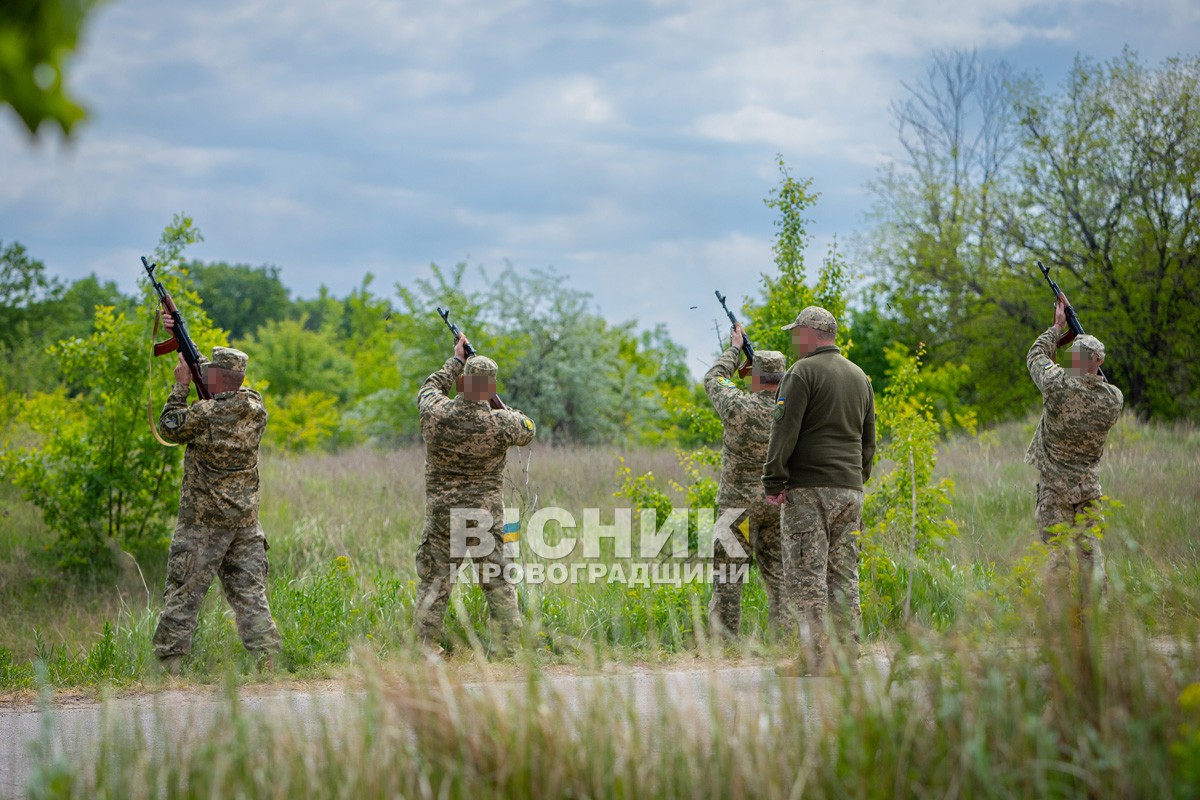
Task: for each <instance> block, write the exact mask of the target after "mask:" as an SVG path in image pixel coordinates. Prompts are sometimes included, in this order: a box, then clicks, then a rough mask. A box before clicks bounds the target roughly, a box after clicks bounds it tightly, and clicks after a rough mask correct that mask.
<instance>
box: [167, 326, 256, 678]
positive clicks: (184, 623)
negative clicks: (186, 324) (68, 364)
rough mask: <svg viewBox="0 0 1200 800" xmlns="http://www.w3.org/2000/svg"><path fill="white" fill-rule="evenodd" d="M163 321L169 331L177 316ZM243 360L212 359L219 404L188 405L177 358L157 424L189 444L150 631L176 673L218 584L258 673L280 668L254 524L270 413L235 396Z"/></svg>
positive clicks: (249, 398) (209, 366)
mask: <svg viewBox="0 0 1200 800" xmlns="http://www.w3.org/2000/svg"><path fill="white" fill-rule="evenodd" d="M165 319H166V320H168V322H167V325H168V327H172V322H173V320H172V319H171V316H170V315H166V317H165ZM246 362H247V358H246V354H245V353H243V352H241V351H240V350H233V349H231V348H227V347H217V348H214V349H213V355H212V361H211V362H207V363H205V364H204V365H203V366H202V367H201V370H202V373H203V376H204V381H205V384H206V385H207V386H208V387H209V389H210V390H211V391H212V393H213V398H212V399H211V400H197V401H196V402H195V403H193V404H192V405H190V406H189V405H188V402H187V398H188V391H189V388H190V383H191V378H192V376H191V372H190V370H189V369H188V366H187V364H186V363H185V362H184V360H183V357H182V356H180V358H179V364H178V365H177V366H176V368H175V386H174V388H173V389H172V390H171V394H170V396H168V398H167V402H166V405H165V406H164V407H163V411H162V414H161V416H160V417H159V420H158V430H159V433H160V435H161V436H162V437H163V438H164V439H166V440H167V441H170V442H176V443H179V444H186V445H187V450H186V452H185V454H184V457H183V487H182V490H181V492H180V496H179V518H178V521H177V523H176V525H175V532H174V534H173V535H172V536H171V548H170V551H169V555H168V559H167V585H166V591H165V592H164V595H163V597H164V603H163V610H162V614H161V616H160V617H159V620H158V627H157V629H156V630H155V631H154V653H155V655H157V656H158V657H159V659H161V661H162V664H163V667H164V668H165V669H166V670H167V671H168V672H171V673H172V674H177V673H178V670H179V665H180V661H181V660H182V659H183V657H184V656H185V655H187V654H188V653H189V652H190V651H191V649H192V634H193V633H194V632H195V629H196V620H197V618H198V616H199V614H200V606H201V604H202V603H203V601H204V596H205V594H207V592H208V587H209V586H210V585H211V584H212V581H213V577H214V576H215V577H217V578H219V579H220V581H221V587H222V588H223V589H224V590H225V597H226V598H227V599H228V600H229V605H230V606H231V607H232V608H233V612H234V615H235V617H236V619H237V629H238V635H239V636H241V639H242V643H243V644H244V645H245V647H246V649H247V650H248V651H250V653H252V654H253V655H255V656H257V658H258V663H259V667H260V668H263V669H271V668H273V667H274V660H273V654H274V653H276V652H277V651H278V650H279V646H280V637H279V632H278V631H277V630H276V629H275V622H274V621H273V620H272V619H271V609H270V606H269V605H268V604H267V540H266V536H265V535H264V534H263V530H262V528H261V527H260V526H259V524H258V443H259V440H261V439H262V435H263V431H264V429H265V428H266V425H267V412H266V409H265V408H264V407H263V401H262V397H261V396H259V394H258V393H257V392H255V391H252V390H250V389H242V388H239V387H241V384H242V380H243V378H244V376H245V374H246Z"/></svg>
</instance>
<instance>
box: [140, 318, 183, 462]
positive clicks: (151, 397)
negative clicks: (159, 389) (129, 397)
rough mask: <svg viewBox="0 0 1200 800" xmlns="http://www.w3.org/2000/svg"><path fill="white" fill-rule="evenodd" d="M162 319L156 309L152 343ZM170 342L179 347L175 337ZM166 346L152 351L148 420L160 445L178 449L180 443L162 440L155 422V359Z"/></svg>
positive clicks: (159, 344) (147, 409) (147, 384)
mask: <svg viewBox="0 0 1200 800" xmlns="http://www.w3.org/2000/svg"><path fill="white" fill-rule="evenodd" d="M161 319H162V311H161V310H160V309H157V308H156V309H155V310H154V332H153V333H151V334H150V341H152V342H153V341H154V337H156V336H158V323H159V321H160V320H161ZM170 341H171V342H172V343H173V344H176V345H178V342H176V341H175V337H171V339H170ZM165 344H166V342H160V343H158V344H155V345H154V347H153V349H151V351H150V372H149V375H148V376H147V378H146V419H147V420H149V421H150V432H151V433H153V434H154V438H155V439H157V440H158V443H159V444H161V445H163V446H164V447H178V446H179V444H178V442H168V441H167V440H166V439H164V438H162V436H161V435H160V434H159V432H158V425H156V424H155V422H154V357H155V356H157V355H161V353H159V352H158V348H159V347H160V346H161V345H165ZM173 349H175V348H173V347H172V348H168V349H166V350H163V353H169V352H171V350H173Z"/></svg>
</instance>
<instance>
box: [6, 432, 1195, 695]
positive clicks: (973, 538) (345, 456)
mask: <svg viewBox="0 0 1200 800" xmlns="http://www.w3.org/2000/svg"><path fill="white" fill-rule="evenodd" d="M1031 434H1032V423H1025V424H1012V425H1008V426H1002V427H1000V428H997V429H995V430H993V431H988V432H985V433H984V434H981V435H980V436H979V437H978V438H964V439H957V440H953V441H950V442H948V443H946V444H944V445H943V446H942V447H941V448H940V451H939V466H938V469H939V472H940V473H941V474H944V475H947V476H949V477H952V478H953V479H954V481H955V484H956V492H955V496H954V504H953V509H952V514H953V517H954V519H955V520H956V522H957V524H958V526H959V529H960V531H961V536H960V537H959V538H958V539H956V540H952V541H951V542H950V543H949V545H948V549H947V551H946V553H945V556H944V558H942V559H941V560H936V561H928V562H922V563H919V564H917V569H916V571H915V574H914V575H913V598H912V600H913V609H914V614H913V623H914V624H916V625H918V626H919V627H926V628H930V629H936V630H940V631H944V632H946V635H955V636H957V635H969V632H970V631H973V630H977V629H982V630H997V631H1008V632H1010V633H1012V632H1014V626H1019V625H1020V624H1021V621H1022V613H1021V611H1020V608H1019V604H1018V603H1017V602H1016V601H1015V598H1016V597H1017V596H1018V595H1023V594H1026V593H1036V592H1037V591H1038V583H1037V580H1036V578H1037V576H1036V569H1037V567H1036V563H1035V559H1034V558H1033V557H1032V556H1031V549H1030V548H1031V545H1032V543H1033V542H1034V541H1035V539H1036V536H1035V531H1034V523H1033V501H1034V491H1033V489H1034V484H1035V482H1036V472H1035V471H1034V470H1033V469H1032V468H1031V467H1027V466H1025V465H1024V464H1023V463H1022V461H1021V458H1022V454H1023V452H1024V447H1025V445H1026V443H1027V442H1028V439H1029V436H1030V435H1031ZM1198 445H1200V433H1198V432H1197V430H1196V429H1195V428H1192V427H1184V426H1178V427H1161V426H1153V425H1144V424H1139V423H1136V422H1132V421H1129V420H1126V421H1123V422H1122V423H1121V424H1120V425H1119V426H1118V427H1117V429H1115V430H1114V432H1113V434H1112V436H1111V438H1110V444H1109V448H1108V453H1107V455H1106V461H1105V470H1104V475H1103V483H1104V486H1105V489H1106V490H1107V491H1108V492H1109V493H1110V494H1111V495H1112V496H1113V497H1114V498H1116V499H1119V500H1121V501H1122V502H1123V507H1122V508H1119V509H1116V510H1114V511H1112V512H1111V513H1110V515H1109V519H1108V528H1107V532H1106V534H1105V539H1104V548H1105V551H1106V553H1107V555H1108V559H1109V569H1110V576H1111V577H1112V579H1113V581H1114V584H1119V585H1120V586H1121V589H1122V591H1121V593H1120V595H1119V596H1120V597H1121V598H1122V599H1121V600H1120V601H1119V602H1121V603H1123V604H1124V605H1125V607H1126V610H1128V611H1129V612H1130V613H1132V614H1134V615H1135V616H1136V617H1137V618H1138V619H1140V620H1141V622H1142V624H1143V625H1144V626H1146V627H1147V630H1148V631H1149V632H1151V633H1154V634H1171V633H1176V632H1178V631H1180V630H1187V629H1188V627H1189V626H1190V624H1191V622H1192V621H1193V620H1195V619H1196V618H1197V616H1200V604H1198V601H1197V589H1196V587H1197V580H1198V579H1200V558H1197V553H1196V547H1197V545H1196V543H1195V541H1194V539H1195V537H1194V536H1192V532H1193V531H1194V529H1195V523H1194V520H1195V519H1197V518H1200V447H1198ZM528 453H529V451H528V450H527V449H526V450H523V451H521V452H519V453H518V452H515V451H514V453H513V458H512V459H511V461H510V465H509V475H510V483H511V485H512V486H513V487H514V488H519V489H521V490H522V491H523V494H524V495H525V498H526V499H527V500H528V499H530V498H532V496H533V495H535V494H536V496H537V504H538V505H539V506H542V507H544V506H550V505H557V506H561V507H564V508H566V509H568V510H571V511H572V512H573V513H575V514H576V516H577V517H579V516H580V514H579V512H580V511H581V509H583V508H585V507H598V508H600V509H602V519H604V520H610V519H611V516H610V515H611V512H612V509H614V508H615V507H618V506H620V505H623V504H624V503H625V501H624V500H623V499H619V498H615V497H613V494H612V493H613V491H614V490H615V489H616V488H617V486H618V485H619V479H618V477H617V467H618V454H617V452H616V451H614V450H610V449H606V448H591V449H580V450H572V449H554V448H542V447H539V448H536V449H535V451H534V452H533V457H532V459H531V460H530V461H526V456H527V455H528ZM623 455H624V457H625V461H626V464H627V465H629V466H630V468H631V469H632V471H633V472H634V473H635V474H640V473H642V472H646V471H653V472H655V473H656V474H658V475H660V476H661V477H663V478H666V479H675V480H681V481H684V482H686V479H685V476H683V475H682V474H680V468H679V465H678V462H677V460H676V458H675V456H674V454H673V453H671V452H670V451H665V450H644V451H633V452H628V451H627V452H625V453H623ZM526 464H528V467H529V471H528V476H526V475H525V474H524V471H523V470H524V467H525V465H526ZM422 465H423V459H422V454H421V451H420V450H419V449H411V450H402V451H397V452H390V453H377V452H373V451H368V450H356V451H352V452H346V453H341V454H337V455H306V456H301V457H294V458H283V457H274V456H270V455H265V456H264V458H263V491H262V498H263V501H262V503H263V505H262V524H263V527H264V529H265V531H266V533H267V536H268V539H269V541H270V543H271V550H270V553H269V557H270V560H271V572H270V586H269V595H270V600H271V604H272V610H273V612H274V614H275V617H276V620H277V622H278V624H279V628H280V631H281V633H282V635H283V637H284V658H283V659H282V660H281V664H282V665H283V666H285V667H286V668H287V669H289V670H292V671H294V672H296V673H297V674H299V675H301V676H305V675H325V674H329V673H330V672H331V671H333V670H336V669H339V668H340V667H341V666H342V665H346V664H348V663H349V662H350V661H351V651H352V648H353V647H354V646H355V645H356V644H357V645H360V646H361V647H363V648H364V652H368V653H371V654H372V655H373V656H374V657H377V658H381V659H384V660H388V659H397V658H398V659H403V658H405V657H407V654H409V653H410V652H412V649H413V643H412V641H411V633H412V631H411V610H412V603H413V595H414V591H415V579H416V575H415V567H414V563H413V558H414V554H415V552H416V547H417V543H418V541H419V539H420V531H421V522H422V514H423V496H424V495H423V492H424V476H423V471H422ZM6 491H8V489H7V488H6V487H0V493H2V492H6ZM3 499H4V500H5V501H6V502H5V508H6V509H7V510H8V514H9V515H8V516H7V517H6V518H5V519H8V520H15V521H16V524H17V528H16V529H15V530H13V531H12V534H13V535H12V536H10V537H0V689H4V688H9V689H12V688H17V689H22V688H24V689H31V688H33V687H34V686H35V685H36V679H35V669H34V663H35V662H37V661H39V660H40V661H42V662H44V663H46V664H47V665H48V666H49V671H48V677H49V680H50V682H51V683H52V684H54V685H58V686H86V685H97V686H98V685H105V684H107V685H117V686H121V685H130V684H136V683H139V682H143V681H153V680H154V678H153V677H152V676H153V669H152V667H153V658H152V657H151V656H150V655H149V653H150V641H149V639H150V636H151V634H152V632H153V627H154V618H155V615H156V613H157V609H158V607H159V605H160V595H161V587H162V582H163V569H164V567H165V557H164V559H163V562H162V563H158V564H141V565H140V571H139V569H138V566H139V565H135V564H133V563H132V562H131V561H130V560H129V559H124V560H123V561H122V563H123V565H124V567H123V571H122V572H121V573H120V574H118V575H113V576H103V577H101V578H98V579H96V580H95V582H94V583H92V584H84V585H79V584H77V583H72V582H69V581H68V580H67V579H65V578H63V577H61V576H60V575H58V574H57V573H56V572H55V571H54V570H53V568H52V566H51V564H52V559H51V558H48V557H46V556H45V555H44V554H43V551H44V548H47V547H51V546H52V544H51V543H52V537H51V535H50V534H49V533H48V532H47V531H45V530H44V529H43V528H42V527H41V523H40V522H39V521H38V520H37V519H36V515H35V514H33V513H31V511H30V507H28V506H26V505H24V504H22V503H20V502H18V501H17V500H15V498H13V497H12V496H11V495H6V496H4V498H3ZM680 502H681V504H682V499H681V500H680ZM635 524H636V523H635ZM901 544H902V543H898V544H897V545H896V547H895V549H894V553H891V554H890V555H889V554H885V555H888V558H885V559H881V560H879V561H878V562H874V563H875V566H881V568H882V569H883V572H880V573H878V574H876V575H875V576H873V579H874V580H875V581H876V584H877V586H878V587H882V591H885V592H888V593H890V595H889V596H890V597H891V599H892V600H893V601H895V600H897V599H899V600H900V601H902V600H903V596H904V592H905V590H906V588H907V583H908V577H909V576H908V563H907V559H906V558H905V557H904V553H905V550H904V548H903V547H902V546H901ZM525 555H526V557H528V553H526V554H525ZM143 573H144V579H145V583H143ZM708 593H709V588H708V587H707V586H706V585H703V584H684V585H682V586H670V585H658V586H649V587H642V586H630V585H626V584H618V583H606V582H600V583H595V584H589V583H583V584H576V585H569V584H568V585H560V586H552V585H548V584H544V585H541V586H533V585H523V586H521V587H519V595H520V602H521V606H522V611H523V616H524V618H525V619H526V621H527V630H526V636H525V641H524V644H525V645H526V647H527V649H528V650H529V651H531V652H536V653H537V656H536V657H537V658H538V659H539V660H540V661H542V662H547V661H549V662H565V663H585V664H590V663H593V661H594V660H595V658H596V656H595V654H596V653H602V654H604V655H603V657H604V658H615V659H622V660H630V659H631V660H638V661H661V660H664V659H671V658H675V657H677V655H678V654H689V653H692V652H695V651H696V649H697V648H698V647H701V646H702V645H703V638H704V631H703V626H702V625H697V622H696V620H697V619H700V618H702V617H703V614H702V613H701V612H702V610H703V608H704V606H705V605H706V604H707V602H708ZM1117 596H1118V595H1117V594H1115V593H1114V597H1117ZM455 597H456V598H457V600H456V602H455V603H454V604H453V605H452V611H451V613H450V614H449V615H448V619H447V636H448V639H449V641H450V642H452V643H453V642H456V643H458V644H459V645H463V646H465V645H466V644H467V643H468V642H469V641H471V640H472V639H473V638H474V639H475V640H477V641H479V642H481V643H482V645H483V646H484V647H488V646H490V645H491V644H492V639H491V636H490V633H489V631H488V628H487V624H486V619H487V614H486V604H485V603H484V599H483V595H482V593H481V592H480V591H479V590H478V588H475V587H469V588H468V587H464V588H461V589H458V590H456V592H455ZM1114 602H1116V601H1114ZM765 606H766V603H765V593H764V592H763V589H762V585H761V581H760V580H759V578H758V575H757V571H755V570H752V571H751V579H750V581H749V584H748V587H747V590H746V593H745V597H744V612H743V633H744V634H745V636H746V638H747V641H748V645H749V648H750V650H749V652H759V649H758V648H759V644H760V643H761V639H762V636H763V633H764V631H765V630H766V608H765ZM864 611H865V616H864V619H865V622H866V625H867V632H868V634H869V635H870V636H871V637H873V638H877V639H882V640H884V641H889V642H892V641H896V640H898V637H900V636H902V635H903V634H904V633H905V631H906V626H907V623H902V622H900V623H898V622H897V621H896V620H895V619H894V617H887V618H884V617H876V616H873V615H872V612H871V609H869V608H867V609H864ZM983 623H986V624H983ZM106 625H107V628H106ZM981 626H982V627H981ZM230 666H234V667H237V668H239V669H240V668H248V667H249V662H248V660H247V659H246V658H245V656H244V654H243V651H242V648H241V645H240V643H239V642H238V639H237V635H236V630H235V629H234V626H233V620H232V615H231V613H230V612H229V610H228V607H227V605H226V604H225V602H224V599H223V598H221V597H220V595H219V592H218V591H216V590H214V591H213V592H211V593H210V595H209V598H208V601H207V602H206V604H205V607H204V610H203V611H202V614H201V619H200V625H199V628H198V630H197V634H196V640H195V646H194V649H193V653H192V656H191V658H190V659H189V661H188V662H187V664H186V666H185V668H184V678H185V679H186V680H193V681H204V682H209V681H218V680H220V679H221V676H223V675H224V674H226V672H227V671H228V669H229V668H230Z"/></svg>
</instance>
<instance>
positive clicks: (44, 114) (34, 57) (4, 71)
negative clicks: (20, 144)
mask: <svg viewBox="0 0 1200 800" xmlns="http://www.w3.org/2000/svg"><path fill="white" fill-rule="evenodd" d="M97 5H99V3H98V0H15V2H7V3H4V4H3V5H0V105H8V106H10V107H11V108H12V110H13V111H14V112H16V114H17V116H18V117H20V119H21V122H22V123H23V124H24V125H25V128H26V129H27V130H28V131H29V133H30V134H31V135H35V136H36V135H37V133H38V129H39V128H40V127H41V124H42V123H43V122H45V121H47V120H48V121H50V122H52V123H54V124H56V125H58V126H59V128H61V129H62V132H63V133H64V134H67V135H69V134H70V133H71V129H72V128H73V127H74V126H75V124H76V123H78V122H79V121H81V120H82V119H84V117H85V116H86V115H87V114H86V112H85V111H84V109H83V108H82V107H81V106H80V105H79V104H78V103H76V102H75V100H74V99H73V98H72V97H71V96H70V95H69V94H68V93H67V92H66V91H65V86H64V84H65V74H64V73H65V71H66V64H65V62H66V60H67V58H69V57H70V55H71V53H72V52H73V51H74V50H75V47H76V44H77V42H78V39H79V34H80V31H81V30H82V28H83V24H84V22H85V21H86V20H87V17H88V15H89V14H91V13H92V11H93V10H94V9H95V8H96V6H97Z"/></svg>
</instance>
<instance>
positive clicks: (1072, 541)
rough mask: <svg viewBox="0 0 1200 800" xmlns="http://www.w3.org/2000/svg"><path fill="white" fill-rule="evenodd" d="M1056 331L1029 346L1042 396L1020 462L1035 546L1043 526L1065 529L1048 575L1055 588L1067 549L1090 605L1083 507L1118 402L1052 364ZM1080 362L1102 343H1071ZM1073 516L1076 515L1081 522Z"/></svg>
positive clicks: (1093, 559)
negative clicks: (1027, 469) (1032, 488)
mask: <svg viewBox="0 0 1200 800" xmlns="http://www.w3.org/2000/svg"><path fill="white" fill-rule="evenodd" d="M1060 335H1061V334H1060V331H1059V329H1058V328H1057V327H1051V328H1050V329H1048V330H1047V331H1046V332H1045V333H1043V334H1042V335H1041V336H1039V337H1038V338H1037V339H1036V340H1035V341H1034V343H1033V345H1032V346H1031V347H1030V348H1029V352H1028V353H1027V354H1026V356H1025V363H1026V365H1027V366H1028V368H1029V375H1030V377H1031V378H1033V382H1034V383H1035V384H1037V387H1038V389H1040V390H1041V392H1042V418H1041V419H1040V420H1039V421H1038V426H1037V430H1036V431H1034V434H1033V441H1032V442H1030V444H1029V449H1028V450H1027V451H1026V452H1025V463H1026V464H1032V465H1033V466H1035V467H1037V468H1038V473H1039V480H1038V488H1037V512H1036V514H1037V525H1038V529H1039V532H1040V534H1041V537H1042V541H1043V542H1047V543H1049V542H1050V541H1051V539H1052V538H1053V534H1051V533H1049V532H1048V530H1047V529H1048V528H1051V527H1052V526H1055V525H1066V526H1068V528H1071V529H1073V530H1072V531H1071V533H1070V534H1069V536H1068V537H1067V539H1066V544H1067V546H1066V547H1065V548H1063V547H1056V548H1055V549H1054V552H1053V553H1052V554H1051V560H1050V574H1051V581H1052V582H1053V583H1054V584H1057V585H1059V586H1063V585H1065V584H1066V582H1067V581H1068V580H1069V574H1070V571H1071V558H1070V552H1069V551H1070V550H1071V549H1072V548H1073V549H1075V550H1077V551H1078V559H1079V572H1080V574H1079V577H1080V581H1079V585H1080V593H1081V600H1082V602H1083V604H1084V605H1085V606H1086V605H1087V603H1088V602H1090V600H1091V586H1092V584H1093V583H1098V584H1099V586H1100V591H1101V592H1103V591H1104V586H1105V577H1104V555H1103V553H1102V552H1101V550H1100V542H1099V541H1098V540H1097V539H1096V537H1095V536H1093V535H1091V534H1090V533H1089V532H1088V528H1089V526H1090V524H1091V523H1088V522H1087V521H1086V515H1087V513H1088V510H1089V509H1090V508H1092V507H1093V506H1094V505H1095V502H1096V500H1097V499H1099V498H1100V496H1101V494H1102V492H1101V490H1100V458H1101V456H1103V455H1104V443H1105V440H1106V439H1107V438H1108V432H1109V430H1110V429H1111V428H1112V426H1113V425H1115V424H1116V422H1117V418H1118V417H1119V416H1120V414H1121V407H1122V405H1123V404H1124V402H1125V399H1124V396H1123V395H1122V394H1121V390H1120V389H1118V388H1117V387H1115V386H1113V385H1112V384H1110V383H1106V382H1105V380H1104V379H1103V378H1102V377H1100V376H1099V375H1087V374H1084V375H1071V374H1070V373H1068V372H1067V370H1065V369H1063V368H1062V367H1060V366H1058V364H1056V363H1055V362H1054V355H1055V350H1056V348H1057V343H1058V337H1059V336H1060ZM1073 346H1074V347H1076V348H1081V349H1082V353H1081V354H1082V355H1083V356H1084V357H1085V358H1086V357H1088V355H1089V354H1090V353H1096V354H1097V355H1099V356H1100V357H1101V358H1103V355H1104V345H1102V344H1100V342H1099V341H1098V340H1097V339H1096V338H1095V337H1092V336H1081V337H1078V338H1077V339H1076V340H1075V344H1074V345H1073ZM1081 515H1083V516H1082V517H1081Z"/></svg>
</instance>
